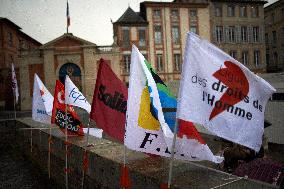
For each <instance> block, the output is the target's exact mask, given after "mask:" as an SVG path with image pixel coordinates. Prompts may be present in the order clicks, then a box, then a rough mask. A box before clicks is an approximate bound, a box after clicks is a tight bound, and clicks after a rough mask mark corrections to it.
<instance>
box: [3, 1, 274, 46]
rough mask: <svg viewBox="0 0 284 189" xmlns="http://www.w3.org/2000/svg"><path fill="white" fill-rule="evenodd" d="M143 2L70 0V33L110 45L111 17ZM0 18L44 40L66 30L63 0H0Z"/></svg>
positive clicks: (116, 17) (41, 40)
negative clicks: (4, 18)
mask: <svg viewBox="0 0 284 189" xmlns="http://www.w3.org/2000/svg"><path fill="white" fill-rule="evenodd" d="M142 1H145V0H69V11H70V17H71V25H70V27H69V32H70V33H73V34H74V35H75V36H77V37H80V38H83V39H85V40H88V41H91V42H93V43H96V44H97V45H111V43H112V42H113V30H112V24H111V21H110V20H111V19H112V20H113V21H116V20H117V19H118V18H119V17H120V16H121V15H122V14H123V13H124V11H125V10H126V9H127V7H128V6H130V7H131V8H132V9H133V10H134V11H139V4H140V2H142ZM162 1H164V2H166V1H168V2H171V1H172V0H162ZM268 1H269V3H272V2H275V1H277V0H268ZM266 6H267V5H266ZM0 17H6V18H8V19H10V20H11V21H12V22H14V23H15V24H17V25H18V26H20V27H21V28H22V31H23V32H25V33H26V34H28V35H30V36H31V37H33V38H34V39H36V40H38V41H39V42H41V43H46V42H48V41H51V40H53V39H55V38H57V37H59V36H61V35H62V34H63V33H66V0H0Z"/></svg>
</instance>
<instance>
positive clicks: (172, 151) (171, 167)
mask: <svg viewBox="0 0 284 189" xmlns="http://www.w3.org/2000/svg"><path fill="white" fill-rule="evenodd" d="M177 127H178V120H177V119H176V122H175V127H174V138H173V143H172V147H171V160H170V168H169V179H168V188H170V187H171V184H172V183H171V182H172V174H173V162H174V156H175V146H176V139H177Z"/></svg>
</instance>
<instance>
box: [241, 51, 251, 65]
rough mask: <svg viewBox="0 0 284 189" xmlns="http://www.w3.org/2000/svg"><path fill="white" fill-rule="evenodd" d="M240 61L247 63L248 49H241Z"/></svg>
mask: <svg viewBox="0 0 284 189" xmlns="http://www.w3.org/2000/svg"><path fill="white" fill-rule="evenodd" d="M242 63H243V64H244V65H248V64H249V62H248V51H243V52H242Z"/></svg>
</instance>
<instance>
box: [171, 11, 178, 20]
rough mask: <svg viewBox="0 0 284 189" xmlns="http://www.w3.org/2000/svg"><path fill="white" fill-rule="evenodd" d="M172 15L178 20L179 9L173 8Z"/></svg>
mask: <svg viewBox="0 0 284 189" xmlns="http://www.w3.org/2000/svg"><path fill="white" fill-rule="evenodd" d="M171 17H172V19H173V20H177V19H178V10H176V9H174V10H171Z"/></svg>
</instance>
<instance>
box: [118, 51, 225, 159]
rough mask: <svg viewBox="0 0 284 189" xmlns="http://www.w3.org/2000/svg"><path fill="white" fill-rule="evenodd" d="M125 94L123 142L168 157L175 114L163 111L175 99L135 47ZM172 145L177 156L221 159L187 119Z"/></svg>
mask: <svg viewBox="0 0 284 189" xmlns="http://www.w3.org/2000/svg"><path fill="white" fill-rule="evenodd" d="M128 95H129V97H128V102H127V121H126V122H127V127H126V134H125V141H124V143H125V145H126V146H127V147H128V148H130V149H132V150H137V151H142V152H146V153H151V154H156V155H160V156H165V157H170V156H171V154H170V151H171V144H172V141H173V136H174V133H173V129H174V126H175V119H176V116H175V111H172V112H168V113H165V114H164V113H163V111H167V109H174V108H176V105H177V102H176V98H175V97H174V96H173V95H172V94H171V92H170V91H169V89H168V88H167V86H166V85H165V83H164V82H163V81H162V80H161V78H160V77H159V76H158V75H157V73H156V72H155V71H154V69H153V68H152V67H151V65H150V63H148V62H147V60H145V58H144V57H143V55H142V54H141V53H140V52H139V50H138V49H137V48H136V47H135V46H133V47H132V54H131V65H130V79H129V89H128ZM188 127H189V128H188ZM189 132H192V133H189ZM175 146H176V148H175V152H176V153H175V158H177V159H183V160H191V161H200V160H209V161H212V162H215V163H220V162H221V161H222V160H223V158H221V157H219V156H214V155H213V154H212V152H211V150H210V149H209V147H208V146H207V145H206V144H205V142H204V141H203V140H202V138H201V136H200V135H199V133H198V132H197V130H196V129H195V127H194V125H193V124H192V123H190V122H185V121H181V123H180V127H179V128H178V132H177V140H176V145H175Z"/></svg>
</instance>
